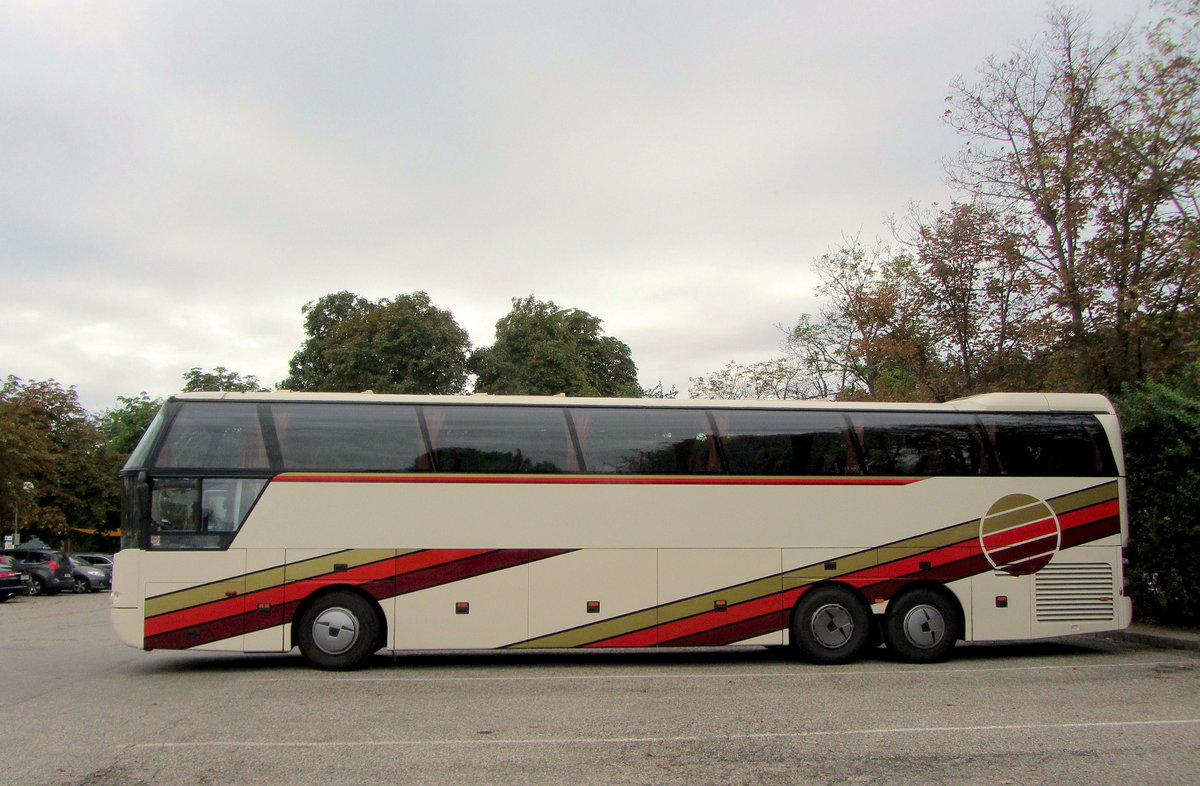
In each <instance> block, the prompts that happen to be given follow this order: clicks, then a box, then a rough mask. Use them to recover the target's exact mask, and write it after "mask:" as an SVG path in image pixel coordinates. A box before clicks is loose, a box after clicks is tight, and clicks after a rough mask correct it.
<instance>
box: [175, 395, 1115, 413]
mask: <svg viewBox="0 0 1200 786" xmlns="http://www.w3.org/2000/svg"><path fill="white" fill-rule="evenodd" d="M168 400H169V401H243V402H249V401H253V402H263V403H270V402H279V403H284V402H288V403H298V402H326V403H334V402H340V403H347V404H366V403H378V404H387V403H395V404H451V405H453V404H460V405H461V404H483V405H496V406H498V405H520V406H549V407H561V406H585V407H589V406H596V407H598V406H605V407H646V406H654V407H680V408H692V407H704V408H709V409H713V408H718V409H721V408H723V409H809V410H812V409H826V410H887V411H905V410H911V411H925V412H929V411H933V412H937V411H959V412H1050V411H1054V412H1084V413H1092V414H1114V410H1113V406H1112V403H1111V402H1109V400H1108V399H1107V398H1105V397H1104V396H1101V395H1098V394H1094V393H984V394H981V395H978V396H968V397H966V398H959V399H954V400H952V401H948V402H945V403H940V404H939V403H901V402H866V401H828V400H825V399H789V400H761V399H657V398H572V397H567V396H492V395H487V394H475V395H468V396H424V395H399V394H385V393H371V392H364V393H294V392H291V391H274V392H269V393H221V392H217V393H180V394H177V395H174V396H171V397H170V398H169V399H168Z"/></svg>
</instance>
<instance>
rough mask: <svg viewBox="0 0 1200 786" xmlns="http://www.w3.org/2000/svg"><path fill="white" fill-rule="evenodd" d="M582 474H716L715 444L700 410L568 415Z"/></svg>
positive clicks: (593, 411) (597, 411)
mask: <svg viewBox="0 0 1200 786" xmlns="http://www.w3.org/2000/svg"><path fill="white" fill-rule="evenodd" d="M570 414H571V420H572V422H573V423H574V426H575V433H576V434H577V435H578V437H579V445H580V447H581V449H582V450H583V455H584V462H585V464H586V465H587V471H588V472H598V473H617V474H634V475H690V474H696V473H705V472H720V471H721V461H720V455H719V454H718V453H717V449H716V447H717V446H716V441H715V440H713V438H712V433H711V432H712V429H711V427H710V426H709V424H708V418H707V417H706V416H705V414H704V412H703V410H698V409H692V410H684V409H678V410H674V409H658V410H653V409H616V408H612V409H610V408H606V407H596V408H591V407H586V408H585V407H578V408H574V409H572V410H570Z"/></svg>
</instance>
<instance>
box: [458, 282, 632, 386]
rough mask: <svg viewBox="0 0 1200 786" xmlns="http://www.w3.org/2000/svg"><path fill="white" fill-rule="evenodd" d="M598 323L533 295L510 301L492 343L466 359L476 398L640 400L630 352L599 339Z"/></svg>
mask: <svg viewBox="0 0 1200 786" xmlns="http://www.w3.org/2000/svg"><path fill="white" fill-rule="evenodd" d="M600 324H601V320H600V319H598V318H596V317H594V316H592V315H591V314H589V313H587V312H586V311H580V310H579V309H574V308H566V309H564V308H559V307H558V306H556V305H554V303H553V302H552V301H545V302H542V301H538V300H535V299H534V297H533V296H532V295H530V296H529V297H527V298H513V308H512V311H511V312H510V313H509V314H508V316H506V317H504V318H503V319H501V320H500V321H499V322H497V323H496V342H495V343H494V344H492V346H490V347H481V348H480V349H477V350H476V351H475V352H474V354H472V355H471V371H472V372H473V373H475V374H476V382H475V391H476V392H478V393H495V394H512V395H555V394H559V393H565V394H566V395H568V396H605V397H608V396H624V397H630V398H639V397H641V395H642V388H641V386H639V385H638V382H637V367H636V366H635V365H634V363H633V359H632V357H631V356H630V352H629V347H628V346H627V345H626V344H625V343H624V342H622V341H618V340H617V339H615V338H613V337H611V336H602V335H601V333H602V332H603V331H602V330H601V329H600Z"/></svg>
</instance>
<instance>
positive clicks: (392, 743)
mask: <svg viewBox="0 0 1200 786" xmlns="http://www.w3.org/2000/svg"><path fill="white" fill-rule="evenodd" d="M1194 725H1200V718H1181V719H1174V720H1171V719H1167V720H1142V721H1091V722H1086V723H1012V724H1003V725H996V726H914V727H908V728H897V729H887V728H883V729H841V730H833V729H831V730H826V731H793V732H765V733H761V734H711V735H702V734H692V735H685V736H668V737H575V738H570V737H551V738H543V739H537V738H533V739H507V740H506V739H492V738H488V739H482V740H324V741H320V742H282V741H279V742H253V741H247V740H197V741H191V742H139V743H130V744H126V745H119V746H117V747H118V749H130V748H135V749H139V750H140V749H146V748H157V749H166V748H387V747H414V748H415V747H447V746H454V745H464V746H481V745H489V746H496V745H630V744H649V743H664V742H737V741H741V740H789V739H797V740H798V739H806V738H816V737H861V736H866V735H875V736H881V735H889V734H939V733H941V734H946V733H962V732H990V731H1055V730H1065V729H1111V728H1132V727H1148V726H1194Z"/></svg>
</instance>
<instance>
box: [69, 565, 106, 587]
mask: <svg viewBox="0 0 1200 786" xmlns="http://www.w3.org/2000/svg"><path fill="white" fill-rule="evenodd" d="M67 561H68V562H70V563H71V581H72V583H73V586H72V589H73V590H75V591H76V592H80V593H83V592H99V591H100V590H109V589H112V574H111V573H109V572H108V571H107V570H103V569H101V568H97V567H93V566H92V565H89V564H88V563H86V562H84V561H83V560H79V559H76V558H75V557H67Z"/></svg>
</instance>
